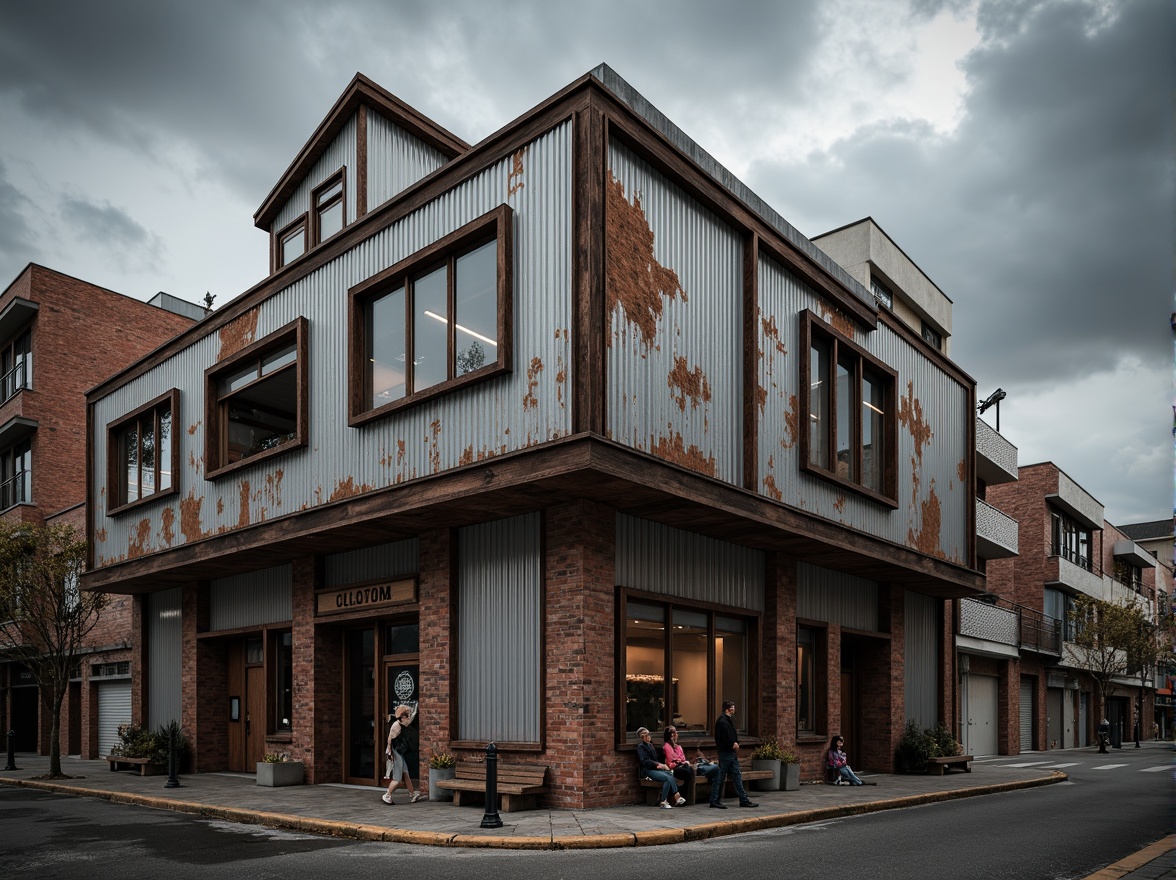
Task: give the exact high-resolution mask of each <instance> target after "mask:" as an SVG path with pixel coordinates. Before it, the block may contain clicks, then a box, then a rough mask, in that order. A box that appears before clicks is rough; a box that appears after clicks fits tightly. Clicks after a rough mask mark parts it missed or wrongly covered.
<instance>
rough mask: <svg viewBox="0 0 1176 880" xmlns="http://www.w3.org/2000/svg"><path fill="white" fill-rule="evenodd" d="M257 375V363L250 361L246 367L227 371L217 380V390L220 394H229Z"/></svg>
mask: <svg viewBox="0 0 1176 880" xmlns="http://www.w3.org/2000/svg"><path fill="white" fill-rule="evenodd" d="M257 376H258V373H257V364H255V363H250V364H249V366H247V367H241V368H240V369H239V370H236V371H235V372H232V373H229V374H227V375H225V376H223V377H221V379H220V380H219V381H218V382H217V390H218V391H219V392H220V394H221V395H225V394H231V393H232V392H234V391H237V390H238V389H241V388H244V387H245V386H246V385H248V384H249V383H250V382H252V381H253V380H254V379H256V378H257Z"/></svg>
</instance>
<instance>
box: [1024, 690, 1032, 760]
mask: <svg viewBox="0 0 1176 880" xmlns="http://www.w3.org/2000/svg"><path fill="white" fill-rule="evenodd" d="M1021 751H1022V752H1031V751H1033V679H1031V678H1030V679H1025V678H1022V679H1021Z"/></svg>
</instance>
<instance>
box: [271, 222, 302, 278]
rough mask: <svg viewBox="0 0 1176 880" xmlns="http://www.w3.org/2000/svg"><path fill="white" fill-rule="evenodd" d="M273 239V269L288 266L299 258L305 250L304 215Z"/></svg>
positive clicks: (281, 230)
mask: <svg viewBox="0 0 1176 880" xmlns="http://www.w3.org/2000/svg"><path fill="white" fill-rule="evenodd" d="M274 239H275V240H274V268H275V269H280V268H282V267H283V266H286V265H289V264H290V263H292V262H294V261H295V260H296V259H298V258H299V257H301V256H302V255H303V254H304V253H306V248H307V230H306V215H305V214H303V215H302V216H301V217H299V218H298V219H297V220H295V221H294V222H293V223H291V224H289V225H288V226H285V227H284V228H282V229H280V230H278V233H277V235H276V236H274Z"/></svg>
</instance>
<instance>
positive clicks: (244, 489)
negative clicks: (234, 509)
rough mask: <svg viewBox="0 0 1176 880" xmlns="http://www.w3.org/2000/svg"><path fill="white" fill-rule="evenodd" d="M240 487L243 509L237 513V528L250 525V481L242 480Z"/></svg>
mask: <svg viewBox="0 0 1176 880" xmlns="http://www.w3.org/2000/svg"><path fill="white" fill-rule="evenodd" d="M239 488H240V504H241V509H240V512H239V513H238V514H237V528H239V529H241V528H244V527H245V526H247V525H249V481H248V480H242V481H241V484H240V487H239Z"/></svg>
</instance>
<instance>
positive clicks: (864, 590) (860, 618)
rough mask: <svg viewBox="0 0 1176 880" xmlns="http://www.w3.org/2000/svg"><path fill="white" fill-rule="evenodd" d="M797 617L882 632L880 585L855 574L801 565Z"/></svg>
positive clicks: (798, 579)
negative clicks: (879, 617)
mask: <svg viewBox="0 0 1176 880" xmlns="http://www.w3.org/2000/svg"><path fill="white" fill-rule="evenodd" d="M796 616H797V617H803V618H806V619H807V620H823V621H825V622H826V623H836V624H837V625H838V626H847V627H849V628H850V629H860V630H866V631H869V632H878V629H879V628H878V585H877V584H876V583H874V581H868V580H865V579H864V578H859V577H854V576H853V575H852V574H845V573H844V572H840V571H833V570H832V569H828V568H820V567H819V566H816V565H809V564H808V563H807V562H798V563H797V564H796Z"/></svg>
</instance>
